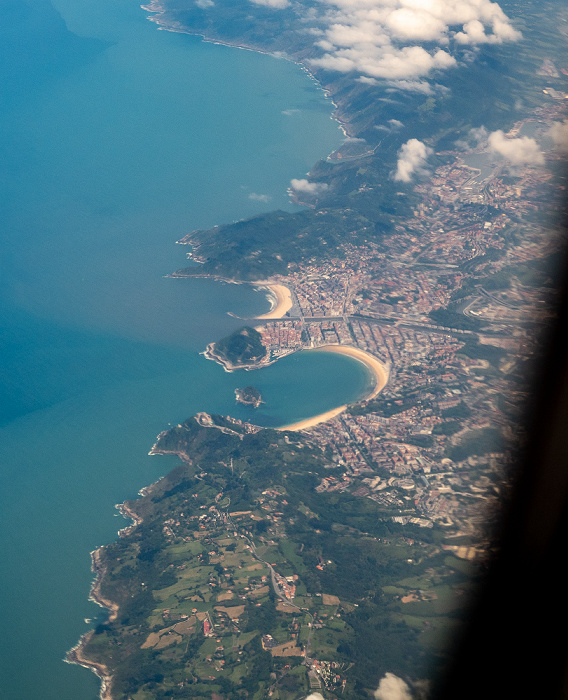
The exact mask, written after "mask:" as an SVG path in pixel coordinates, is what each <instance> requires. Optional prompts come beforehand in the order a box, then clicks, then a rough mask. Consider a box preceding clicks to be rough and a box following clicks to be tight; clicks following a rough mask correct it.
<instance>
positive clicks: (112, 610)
mask: <svg viewBox="0 0 568 700" xmlns="http://www.w3.org/2000/svg"><path fill="white" fill-rule="evenodd" d="M145 488H150V487H145ZM143 490H144V489H141V492H142V491H143ZM141 492H140V493H141ZM115 507H116V508H117V510H118V511H119V512H120V514H121V515H122V516H123V517H125V518H130V519H131V520H132V521H133V522H132V524H131V525H127V526H126V527H123V528H121V529H120V530H119V531H118V535H119V536H120V537H124V536H126V535H128V534H130V533H131V532H132V530H133V529H134V528H135V527H137V526H138V525H140V523H141V522H142V518H141V517H140V516H139V515H138V514H136V513H135V512H134V511H133V510H132V509H131V508H129V507H128V506H127V505H126V502H125V503H119V504H117V505H116V506H115ZM103 550H104V545H103V546H102V547H99V548H98V549H95V550H93V551H92V552H91V571H92V572H93V573H94V574H95V578H94V579H93V582H92V584H91V590H90V593H89V600H91V601H93V602H94V603H96V604H97V605H99V606H100V607H101V608H105V609H106V610H108V611H109V615H108V622H114V621H115V620H116V618H117V617H118V610H119V606H118V604H117V603H115V602H114V601H112V600H110V599H108V598H105V597H104V596H103V595H102V593H101V586H102V583H103V580H104V577H105V576H106V573H107V569H106V567H105V565H104V564H103V563H102V559H101V554H102V551H103ZM94 633H95V631H94V630H90V631H89V632H86V633H85V634H83V635H82V636H81V638H80V639H79V641H78V642H77V644H76V645H75V646H74V647H73V648H72V649H70V650H69V651H68V652H67V654H66V655H65V659H64V661H65V662H66V663H68V664H76V665H77V666H82V667H83V668H86V669H89V670H90V671H92V672H93V673H94V674H95V675H96V676H97V677H98V678H99V679H100V681H101V690H100V694H99V697H100V700H112V692H111V687H112V674H111V673H110V672H109V669H108V667H107V666H105V664H102V663H99V662H97V661H92V660H91V659H89V657H88V656H85V653H84V650H85V647H86V646H87V644H88V643H89V642H90V640H91V638H92V637H93V635H94Z"/></svg>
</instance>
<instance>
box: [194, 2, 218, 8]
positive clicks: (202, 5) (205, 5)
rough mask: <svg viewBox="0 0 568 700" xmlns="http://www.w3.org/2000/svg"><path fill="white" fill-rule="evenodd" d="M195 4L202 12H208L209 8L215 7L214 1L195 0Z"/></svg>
mask: <svg viewBox="0 0 568 700" xmlns="http://www.w3.org/2000/svg"><path fill="white" fill-rule="evenodd" d="M195 4H196V5H197V7H200V8H201V9H202V10H206V9H207V8H208V7H213V6H214V5H215V3H214V2H213V0H195Z"/></svg>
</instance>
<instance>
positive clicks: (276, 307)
mask: <svg viewBox="0 0 568 700" xmlns="http://www.w3.org/2000/svg"><path fill="white" fill-rule="evenodd" d="M255 284H256V285H258V286H259V287H264V288H266V289H268V290H269V291H270V293H271V301H272V303H273V306H272V308H271V309H270V311H269V312H268V313H265V314H262V315H261V316H255V317H254V318H255V320H266V319H274V318H276V319H278V318H282V317H283V316H285V315H286V314H287V313H288V311H290V309H291V308H292V306H293V305H294V301H293V299H292V290H291V289H290V288H289V287H287V286H286V285H285V284H275V283H273V282H255Z"/></svg>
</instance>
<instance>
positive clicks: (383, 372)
mask: <svg viewBox="0 0 568 700" xmlns="http://www.w3.org/2000/svg"><path fill="white" fill-rule="evenodd" d="M315 350H319V351H324V352H337V353H340V354H341V355H347V356H348V357H352V358H353V359H354V360H358V361H359V362H362V363H363V364H364V365H365V366H366V367H367V368H368V369H370V370H371V371H372V372H373V374H374V376H375V386H374V387H373V390H372V392H371V393H370V394H369V396H367V397H365V399H364V400H365V401H368V400H369V399H374V398H375V397H376V396H377V395H378V394H379V392H380V391H382V389H383V388H384V386H385V384H386V383H387V381H388V378H389V374H388V369H387V368H386V367H385V365H383V363H382V362H380V361H379V360H378V359H377V358H376V357H375V356H374V355H371V354H370V353H368V352H365V351H364V350H360V349H359V348H354V347H351V346H349V345H324V346H323V347H321V348H315ZM346 408H347V404H346V405H344V406H338V407H337V408H333V409H332V410H331V411H326V412H325V413H320V414H319V415H317V416H312V417H311V418H306V419H305V420H301V421H298V422H297V423H291V424H290V425H284V426H282V427H281V428H277V430H306V429H307V428H312V427H313V426H314V425H318V424H319V423H324V422H325V421H328V420H331V419H332V418H335V416H338V415H339V414H340V413H343V411H345V409H346Z"/></svg>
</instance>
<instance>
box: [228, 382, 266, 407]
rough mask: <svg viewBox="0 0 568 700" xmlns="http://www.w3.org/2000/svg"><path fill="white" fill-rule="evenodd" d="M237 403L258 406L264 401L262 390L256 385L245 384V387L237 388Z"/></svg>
mask: <svg viewBox="0 0 568 700" xmlns="http://www.w3.org/2000/svg"><path fill="white" fill-rule="evenodd" d="M235 396H236V399H237V403H242V404H244V405H245V406H254V407H255V408H258V407H259V406H260V404H261V403H263V401H262V395H261V393H260V391H259V390H258V389H257V388H256V387H254V386H245V387H244V388H243V389H235Z"/></svg>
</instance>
